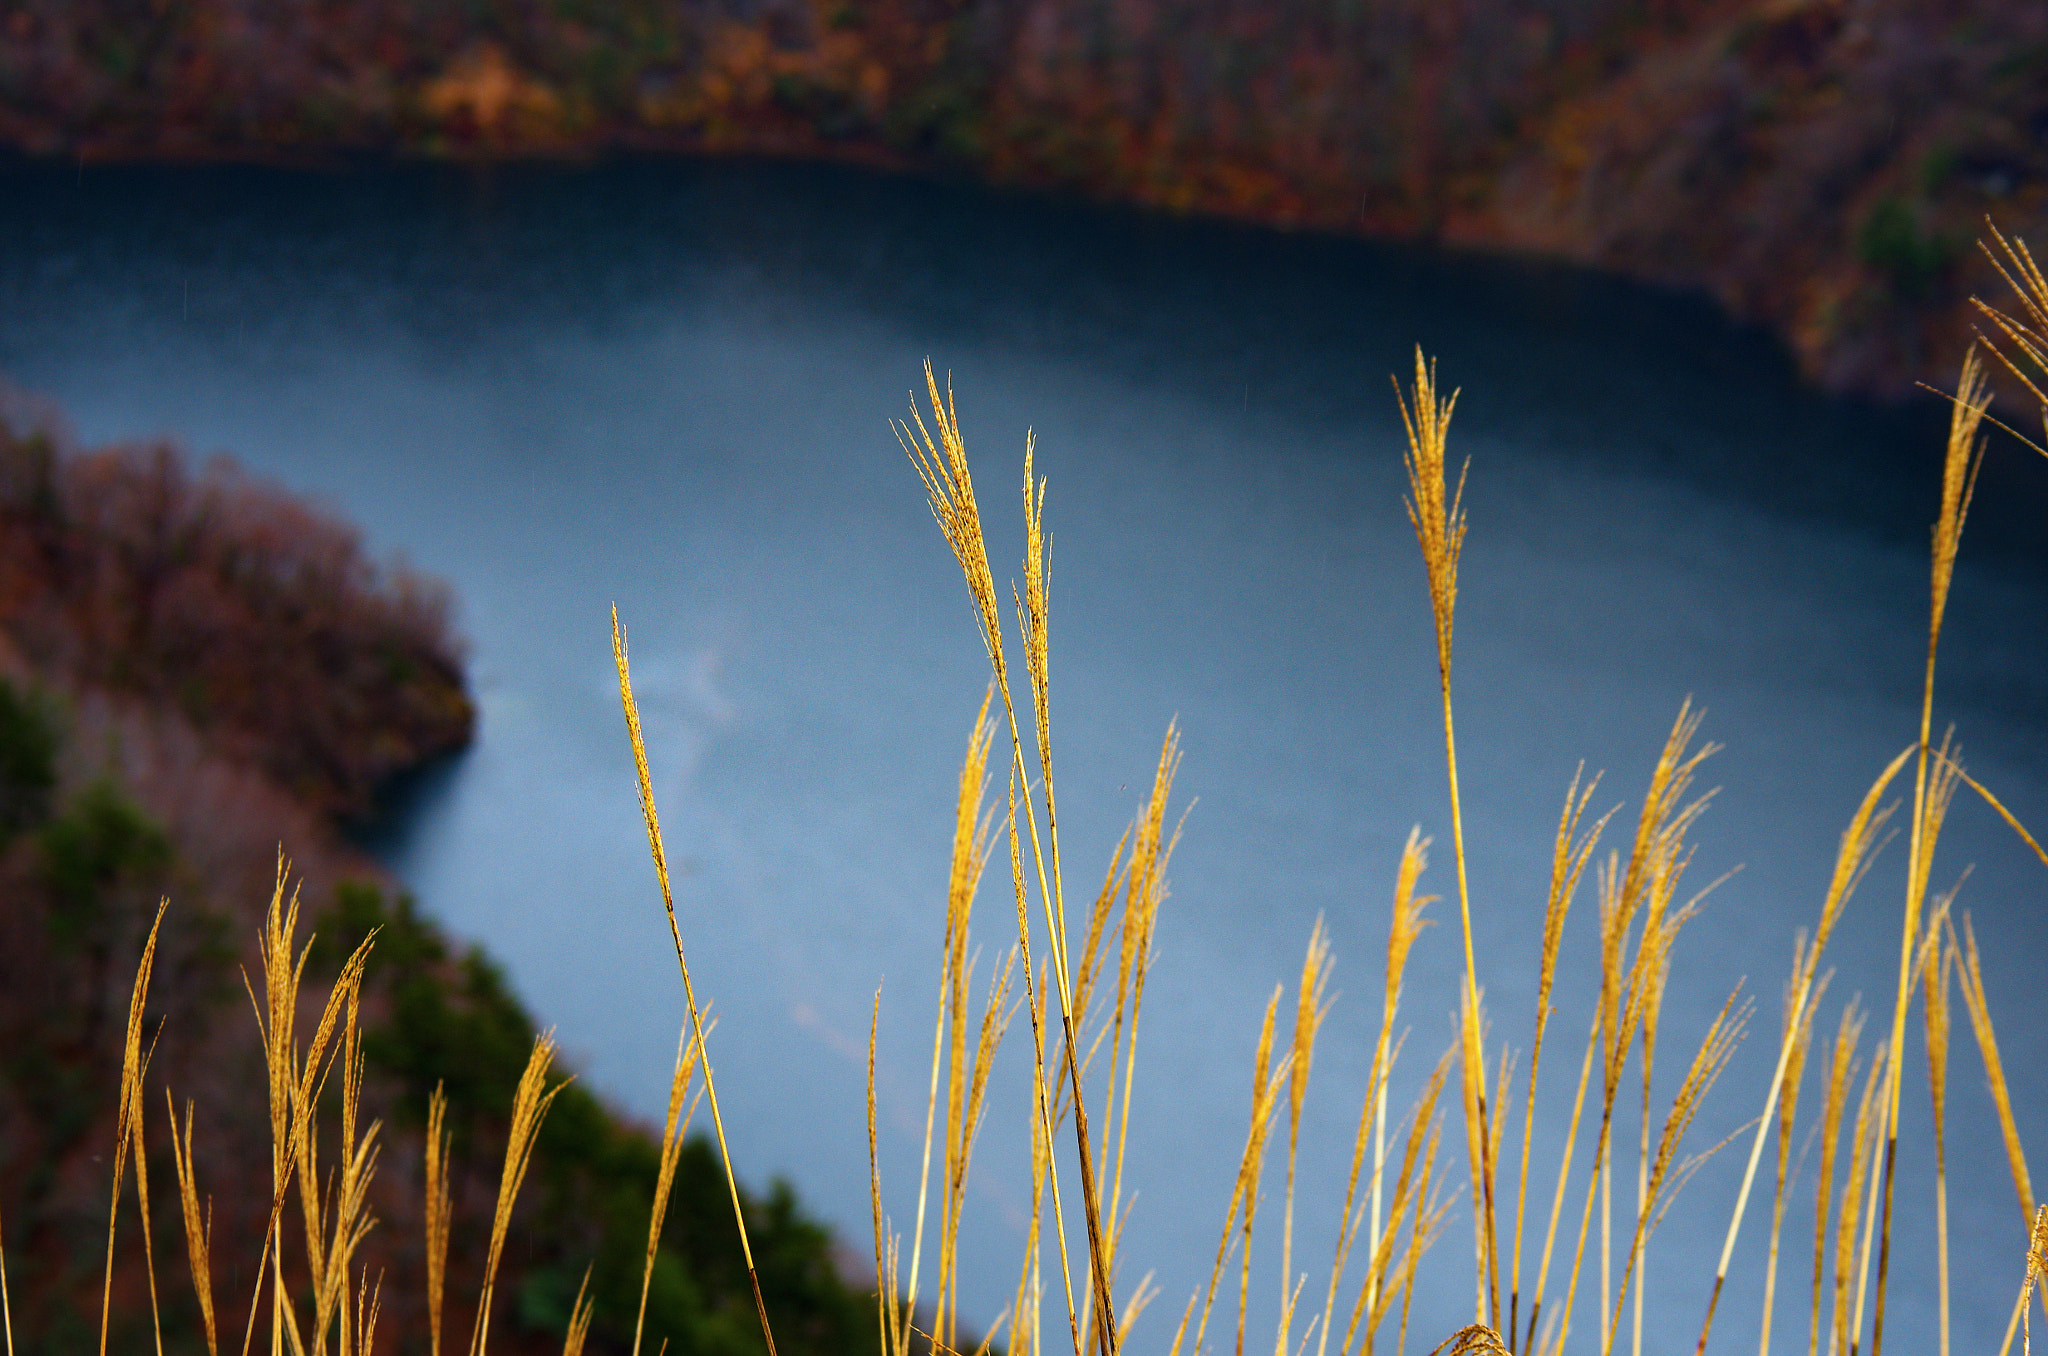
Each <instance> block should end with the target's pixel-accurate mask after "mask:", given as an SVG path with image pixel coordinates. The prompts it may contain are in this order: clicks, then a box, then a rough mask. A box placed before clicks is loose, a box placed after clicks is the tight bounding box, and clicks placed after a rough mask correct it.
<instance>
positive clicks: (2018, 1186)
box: [1948, 911, 2035, 1222]
mask: <svg viewBox="0 0 2048 1356" xmlns="http://www.w3.org/2000/svg"><path fill="white" fill-rule="evenodd" d="M1948 939H1949V941H1948V944H1949V947H1950V949H1951V950H1953V949H1955V947H1956V935H1955V930H1954V927H1953V926H1950V928H1949V929H1948ZM1956 978H1957V981H1958V983H1957V987H1958V988H1959V989H1961V990H1962V994H1963V1009H1964V1011H1966V1012H1968V1013H1969V1014H1970V1029H1971V1031H1972V1032H1973V1033H1975V1035H1976V1037H1977V1053H1978V1054H1979V1055H1980V1056H1981V1057H1982V1058H1983V1060H1984V1077H1985V1081H1986V1083H1987V1084H1988V1085H1989V1086H1990V1089H1991V1104H1992V1106H1993V1107H1995V1108H1996V1109H1997V1111H1998V1129H1999V1133H2000V1135H2001V1137H2002V1138H2003V1140H2004V1142H2005V1161H2006V1166H2007V1167H2008V1168H2010V1169H2011V1171H2012V1185H2013V1190H2014V1191H2015V1192H2016V1193H2017V1194H2018V1195H2019V1200H2020V1219H2021V1220H2022V1221H2026V1222H2030V1221H2032V1220H2033V1218H2034V1213H2035V1210H2034V1206H2035V1201H2034V1180H2033V1177H2032V1176H2031V1175H2030V1174H2029V1173H2028V1172H2027V1155H2026V1151H2025V1150H2024V1149H2023V1148H2021V1147H2020V1132H2019V1125H2018V1123H2017V1122H2016V1121H2014V1119H2013V1114H2012V1089H2011V1088H2010V1086H2009V1085H2008V1084H2007V1083H2006V1079H2005V1062H2004V1061H2003V1060H2001V1059H2000V1058H1999V1056H1998V1032H1997V1031H1996V1030H1995V1029H1994V1028H1993V1027H1992V1024H1991V1005H1990V1003H1989V1002H1987V1001H1986V999H1985V996H1984V971H1983V968H1982V966H1981V965H1980V964H1979V963H1978V957H1977V934H1976V931H1975V930H1974V929H1973V928H1972V927H1971V926H1970V915H1969V913H1968V912H1967V911H1966V912H1965V913H1964V914H1963V936H1962V954H1961V964H1960V965H1959V966H1958V967H1957V969H1956Z"/></svg>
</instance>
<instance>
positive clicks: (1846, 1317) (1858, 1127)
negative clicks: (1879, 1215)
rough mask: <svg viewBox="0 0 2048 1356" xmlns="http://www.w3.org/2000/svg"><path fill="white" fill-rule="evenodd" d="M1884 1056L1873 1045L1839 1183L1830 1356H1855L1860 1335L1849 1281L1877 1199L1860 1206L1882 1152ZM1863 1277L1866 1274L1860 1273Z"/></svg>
mask: <svg viewBox="0 0 2048 1356" xmlns="http://www.w3.org/2000/svg"><path fill="white" fill-rule="evenodd" d="M1889 1058H1890V1049H1889V1047H1888V1046H1886V1045H1885V1043H1884V1042H1883V1041H1879V1042H1878V1043H1877V1049H1876V1051H1875V1052H1874V1053H1873V1054H1872V1055H1871V1061H1870V1073H1869V1075H1868V1077H1866V1078H1865V1080H1864V1083H1863V1098H1862V1100H1861V1101H1860V1102H1858V1103H1857V1106H1856V1120H1855V1128H1854V1130H1853V1131H1851V1133H1850V1137H1849V1172H1848V1177H1847V1179H1846V1180H1845V1181H1844V1182H1843V1184H1842V1204H1841V1209H1840V1211H1839V1213H1838V1214H1837V1216H1836V1226H1835V1271H1834V1281H1835V1335H1834V1341H1833V1342H1832V1344H1831V1345H1830V1346H1829V1351H1830V1353H1840V1352H1847V1353H1848V1354H1849V1356H1856V1347H1857V1339H1858V1337H1859V1336H1860V1335H1861V1333H1862V1331H1863V1299H1864V1296H1863V1295H1862V1294H1861V1293H1860V1286H1859V1293H1858V1294H1857V1296H1856V1308H1855V1311H1854V1313H1853V1315H1852V1313H1851V1311H1850V1308H1849V1282H1850V1278H1851V1277H1852V1276H1854V1275H1856V1274H1857V1273H1858V1271H1859V1270H1860V1268H1859V1266H1858V1262H1857V1256H1858V1253H1857V1247H1856V1226H1857V1223H1858V1221H1859V1220H1861V1219H1862V1218H1863V1217H1864V1215H1865V1214H1868V1213H1874V1212H1875V1210H1876V1207H1877V1201H1876V1199H1875V1197H1874V1196H1873V1198H1872V1200H1871V1201H1870V1207H1869V1210H1868V1211H1866V1210H1865V1207H1864V1200H1863V1194H1864V1184H1865V1182H1866V1181H1867V1182H1868V1183H1869V1184H1870V1187H1871V1189H1872V1191H1873V1192H1874V1191H1875V1190H1876V1187H1877V1185H1878V1181H1879V1176H1878V1172H1877V1167H1876V1164H1875V1162H1874V1161H1873V1160H1874V1159H1875V1157H1876V1155H1877V1154H1878V1153H1879V1152H1881V1151H1882V1147H1883V1142H1884V1127H1883V1124H1882V1118H1883V1116H1884V1106H1883V1102H1882V1098H1881V1094H1882V1092H1883V1088H1884V1079H1885V1065H1886V1064H1887V1063H1888V1061H1889ZM1869 1238H1870V1231H1869V1230H1868V1229H1867V1228H1866V1229H1865V1231H1864V1241H1865V1246H1864V1248H1863V1250H1862V1257H1863V1259H1864V1260H1865V1261H1867V1260H1868V1259H1869V1255H1870V1250H1869V1246H1868V1245H1869ZM1864 1275H1865V1276H1866V1277H1867V1275H1868V1273H1867V1272H1866V1273H1864Z"/></svg>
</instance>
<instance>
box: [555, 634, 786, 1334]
mask: <svg viewBox="0 0 2048 1356" xmlns="http://www.w3.org/2000/svg"><path fill="white" fill-rule="evenodd" d="M612 665H613V667H614V668H616V669H617V670H618V673H619V705H620V706H622V707H623V708H624V709H625V714H626V736H627V738H628V740H630V742H631V743H632V746H633V771H634V774H635V776H636V777H637V779H638V785H639V791H640V817H641V818H642V819H643V820H645V821H646V824H647V850H648V853H649V855H650V856H652V857H653V858H654V876H655V879H656V881H657V882H658V883H659V884H660V886H661V907H662V910H663V912H664V913H666V914H667V915H668V933H669V939H670V940H671V941H672V942H674V943H675V948H676V968H677V969H678V970H680V971H681V972H682V976H683V1001H684V1004H685V1005H686V1006H687V1007H688V1009H689V1013H690V1030H691V1034H692V1037H693V1039H694V1040H695V1041H696V1044H697V1063H698V1064H699V1066H701V1067H702V1068H703V1070H704V1094H705V1096H706V1097H707V1098H709V1099H710V1102H711V1126H712V1129H713V1130H714V1131H715V1132H716V1133H717V1136H718V1154H719V1158H720V1160H721V1161H722V1162H723V1163H724V1166H725V1188H726V1192H727V1194H728V1195H729V1196H730V1197H731V1198H732V1217H733V1222H734V1224H735V1225H737V1226H738V1228H739V1234H740V1255H741V1256H742V1257H744V1258H745V1259H746V1263H747V1284H748V1285H749V1286H750V1287H752V1289H753V1292H754V1314H755V1317H757V1318H759V1319H760V1321H761V1340H762V1341H763V1342H765V1343H766V1344H767V1346H768V1356H775V1334H774V1332H773V1331H772V1330H771V1329H770V1327H769V1325H768V1306H767V1305H766V1304H765V1303H763V1302H762V1299H761V1278H760V1277H759V1276H758V1275H757V1274H756V1273H755V1271H754V1247H753V1244H752V1243H750V1242H749V1241H748V1240H747V1216H746V1212H745V1211H744V1210H743V1209H741V1208H740V1183H739V1178H738V1176H737V1175H735V1174H734V1172H733V1168H732V1150H731V1149H730V1148H729V1147H728V1146H727V1144H726V1142H725V1117H724V1116H723V1115H721V1114H720V1113H719V1110H718V1084H717V1082H716V1081H715V1080H714V1079H713V1078H712V1076H711V1056H710V1054H709V1052H708V1051H706V1050H705V1048H704V1014H703V1012H702V1010H701V1009H700V1008H699V1007H698V1006H697V989H696V986H695V985H694V984H692V983H691V982H690V962H689V961H688V960H687V959H686V958H685V957H684V955H683V930H682V928H681V926H680V925H678V924H677V922H676V900H675V892H674V890H673V889H672V888H671V887H670V885H669V875H668V854H667V852H666V850H664V849H663V847H662V843H661V816H660V815H659V814H658V813H657V812H656V810H655V805H654V777H653V774H652V773H650V772H649V771H648V769H647V740H646V737H645V736H644V735H643V734H642V733H641V730H640V704H639V702H637V701H635V700H634V698H633V673H632V665H631V664H630V662H629V660H628V656H627V653H626V628H625V627H624V626H622V625H621V624H620V623H619V610H618V608H616V607H614V608H613V609H612ZM549 1095H550V1096H552V1095H553V1094H549Z"/></svg>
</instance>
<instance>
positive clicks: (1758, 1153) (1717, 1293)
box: [1694, 744, 1918, 1356]
mask: <svg viewBox="0 0 2048 1356" xmlns="http://www.w3.org/2000/svg"><path fill="white" fill-rule="evenodd" d="M1917 748H1918V746H1917V745H1914V744H1908V745H1907V746H1906V747H1905V748H1904V749H1901V750H1900V751H1899V753H1898V754H1897V756H1895V757H1894V758H1893V759H1892V761H1891V762H1890V763H1889V764H1887V765H1886V766H1885V768H1884V770H1883V771H1882V772H1880V773H1879V774H1878V775H1877V779H1876V780H1875V781H1873V782H1872V783H1871V784H1870V788H1869V789H1868V790H1867V791H1865V792H1864V793H1863V799H1862V800H1861V801H1860V802H1859V803H1858V804H1857V806H1856V811H1855V813H1854V814H1853V815H1851V816H1850V818H1849V825H1848V827H1847V828H1845V829H1843V830H1842V837H1841V842H1840V844H1839V846H1838V847H1837V849H1836V852H1835V866H1834V870H1833V871H1832V872H1831V873H1830V875H1829V878H1828V890H1827V895H1826V898H1825V899H1824V900H1823V901H1822V903H1821V910H1820V921H1819V923H1818V924H1817V925H1816V926H1815V928H1814V932H1813V945H1812V947H1811V948H1810V949H1809V950H1808V951H1807V953H1806V956H1805V962H1804V964H1803V965H1802V966H1800V967H1797V968H1796V969H1795V973H1794V976H1793V984H1794V989H1795V996H1794V1000H1793V1002H1794V1006H1795V1007H1798V1008H1806V1007H1809V1006H1813V1005H1817V1004H1818V1003H1819V1001H1820V1000H1819V996H1818V995H1817V994H1816V993H1815V992H1814V989H1815V983H1816V976H1817V975H1818V974H1819V973H1820V961H1821V953H1822V952H1823V951H1824V950H1825V949H1826V947H1827V944H1828V940H1829V938H1831V937H1832V936H1833V935H1834V930H1835V925H1836V923H1838V922H1839V921H1840V920H1841V916H1842V911H1843V910H1844V909H1845V908H1847V907H1848V904H1849V900H1850V898H1851V897H1852V896H1853V895H1854V894H1855V893H1856V887H1857V886H1858V885H1859V884H1861V883H1862V880H1863V878H1864V876H1865V875H1867V874H1868V873H1869V871H1870V865H1871V862H1872V860H1873V859H1874V857H1875V855H1876V853H1877V850H1878V848H1879V847H1880V846H1882V842H1883V830H1884V826H1885V823H1886V821H1887V820H1888V819H1889V818H1890V817H1891V811H1890V810H1889V809H1888V808H1882V807H1881V805H1880V802H1881V801H1882V800H1883V798H1884V793H1885V789H1886V788H1887V787H1889V786H1890V785H1891V783H1892V780H1893V778H1895V777H1897V776H1898V775H1899V773H1900V771H1901V770H1903V769H1904V767H1905V766H1906V760H1907V759H1909V758H1911V757H1912V756H1913V754H1914V752H1915V750H1916V749H1917ZM1806 1020H1808V1021H1811V1013H1808V1014H1807V1017H1806ZM1790 1030H1791V1028H1790V1027H1788V1028H1787V1031H1788V1032H1789V1031H1790ZM1791 1059H1792V1047H1791V1045H1790V1044H1789V1043H1788V1042H1787V1041H1786V1040H1785V1039H1782V1038H1781V1039H1780V1040H1779V1042H1778V1062H1777V1068H1776V1070H1775V1071H1774V1072H1773V1074H1772V1079H1771V1085H1770V1091H1769V1092H1768V1093H1767V1094H1766V1095H1765V1099H1764V1113H1763V1117H1762V1119H1760V1120H1759V1121H1758V1122H1757V1129H1756V1138H1755V1139H1754V1140H1753V1141H1752V1142H1751V1144H1750V1146H1749V1163H1748V1166H1746V1167H1745V1168H1744V1169H1743V1174H1742V1187H1741V1189H1740V1190H1739V1191H1737V1192H1736V1195H1735V1209H1734V1211H1733V1213H1732V1214H1731V1215H1730V1216H1729V1219H1728V1232H1727V1234H1726V1235H1725V1236H1724V1237H1723V1238H1722V1240H1721V1259H1720V1261H1719V1262H1718V1263H1717V1264H1716V1266H1715V1268H1714V1285H1713V1289H1712V1290H1711V1291H1710V1292H1709V1295H1708V1299H1707V1312H1706V1317H1705V1318H1704V1319H1702V1320H1701V1322H1700V1336H1699V1342H1698V1343H1697V1345H1696V1346H1695V1347H1694V1353H1695V1356H1703V1354H1704V1353H1705V1351H1706V1349H1707V1337H1708V1335H1709V1334H1710V1333H1711V1332H1712V1331H1713V1328H1714V1313H1715V1310H1716V1309H1717V1307H1718V1306H1719V1304H1720V1301H1721V1287H1722V1286H1723V1285H1724V1284H1725V1283H1726V1281H1727V1279H1728V1266H1729V1263H1730V1262H1731V1261H1732V1260H1733V1259H1734V1256H1735V1239H1736V1236H1737V1235H1738V1234H1739V1233H1740V1232H1741V1230H1742V1219H1743V1216H1744V1214H1746V1213H1747V1211H1748V1207H1749V1193H1750V1189H1751V1188H1752V1187H1753V1186H1754V1185H1755V1183H1756V1171H1757V1165H1758V1164H1759V1163H1760V1162H1761V1161H1762V1159H1763V1150H1764V1135H1765V1133H1766V1131H1767V1130H1768V1129H1769V1125H1770V1121H1771V1113H1772V1110H1773V1108H1774V1107H1775V1105H1776V1103H1777V1099H1778V1096H1779V1093H1780V1090H1781V1089H1782V1088H1783V1087H1784V1084H1785V1076H1786V1071H1787V1069H1788V1068H1789V1066H1790V1063H1791ZM1822 1188H1823V1190H1825V1188H1826V1178H1825V1175H1823V1181H1822ZM1822 1213H1823V1214H1825V1211H1823V1212H1822ZM1816 1266H1818V1261H1816Z"/></svg>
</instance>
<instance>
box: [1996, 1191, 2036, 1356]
mask: <svg viewBox="0 0 2048 1356" xmlns="http://www.w3.org/2000/svg"><path fill="white" fill-rule="evenodd" d="M2044 1276H2048V1207H2043V1208H2042V1209H2040V1210H2037V1211H2035V1212H2034V1227H2033V1229H2032V1230H2031V1231H2030V1232H2029V1233H2028V1235H2027V1276H2026V1279H2025V1280H2023V1281H2022V1282H2020V1302H2019V1305H2018V1312H2019V1315H2020V1322H2021V1324H2022V1325H2023V1327H2024V1330H2025V1332H2026V1336H2025V1338H2024V1342H2025V1345H2024V1346H2023V1347H2022V1348H2021V1349H2022V1350H2023V1351H2024V1352H2026V1354H2027V1356H2033V1352H2034V1322H2033V1319H2032V1317H2031V1316H2030V1315H2029V1313H2028V1311H2027V1295H2028V1294H2029V1293H2030V1292H2031V1291H2032V1290H2033V1288H2034V1282H2035V1281H2037V1280H2040V1279H2041V1278H2042V1277H2044ZM2005 1343H2006V1345H2005V1348H2001V1349H2000V1351H1999V1353H1998V1356H2005V1351H2006V1350H2007V1349H2009V1348H2010V1347H2011V1346H2012V1333H2011V1332H2010V1331H2008V1332H2007V1333H2006V1335H2005Z"/></svg>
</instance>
